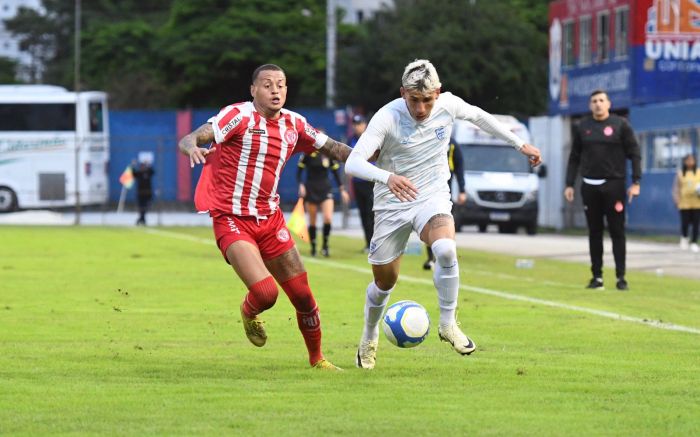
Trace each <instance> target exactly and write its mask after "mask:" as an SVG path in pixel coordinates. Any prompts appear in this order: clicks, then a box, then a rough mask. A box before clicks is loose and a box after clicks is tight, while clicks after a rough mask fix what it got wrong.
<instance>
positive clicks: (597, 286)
mask: <svg viewBox="0 0 700 437" xmlns="http://www.w3.org/2000/svg"><path fill="white" fill-rule="evenodd" d="M618 284H619V283H618ZM586 288H588V289H589V290H605V287H604V286H603V278H591V282H589V283H588V285H586Z"/></svg>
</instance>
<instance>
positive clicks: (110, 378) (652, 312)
mask: <svg viewBox="0 0 700 437" xmlns="http://www.w3.org/2000/svg"><path fill="white" fill-rule="evenodd" d="M535 243H536V240H535V239H533V244H535ZM361 245H362V244H361V242H360V241H359V240H352V239H343V238H340V237H338V238H334V240H333V246H332V250H333V253H332V258H331V260H330V261H326V260H324V259H318V260H316V259H308V258H305V261H306V266H307V269H308V271H309V275H310V281H311V285H312V288H313V290H314V292H315V294H316V298H317V301H318V303H319V305H320V308H321V315H322V323H323V334H324V350H325V353H326V356H327V357H328V358H329V359H330V360H331V361H333V362H334V363H335V364H337V365H339V366H341V367H344V368H345V369H346V371H345V372H342V373H331V372H320V371H316V370H312V369H310V368H309V367H308V363H307V360H306V353H305V349H304V346H303V341H302V338H301V335H300V334H299V332H298V330H297V328H296V319H295V317H294V312H293V309H292V306H291V305H290V304H289V302H288V300H287V299H286V297H285V296H284V294H283V293H281V294H280V299H279V300H278V302H277V305H276V306H275V307H274V308H272V309H271V310H270V311H268V312H266V313H265V320H266V321H267V328H268V335H269V340H268V343H267V345H266V346H265V347H264V348H261V349H258V348H255V347H254V346H252V345H251V344H250V343H248V340H247V339H246V338H245V335H244V334H243V329H242V326H241V323H240V320H239V316H238V305H239V303H240V300H241V298H242V296H243V294H244V288H243V287H242V285H241V283H240V282H239V281H238V280H237V279H236V277H235V275H234V273H233V270H232V269H231V268H230V267H229V266H228V265H226V264H225V263H224V261H223V259H222V258H221V255H220V254H219V252H218V250H217V249H216V247H215V245H214V243H213V239H212V234H211V230H210V229H208V228H207V229H201V228H170V229H156V230H149V229H146V230H144V229H133V228H79V229H76V228H50V227H32V228H26V227H0V435H54V434H76V435H90V434H110V435H138V436H141V435H191V434H205V435H253V434H256V435H380V434H383V435H389V434H392V435H398V434H401V435H436V436H443V435H635V436H643V435H649V436H668V435H679V436H687V435H697V434H699V433H700V282H698V281H691V280H685V279H676V278H671V277H668V276H665V277H656V276H651V275H647V274H642V273H635V272H631V273H630V274H629V275H628V279H629V281H630V284H631V287H632V291H631V292H629V293H620V292H617V291H604V292H590V291H586V290H584V289H583V288H582V286H583V284H585V283H586V281H587V280H588V267H587V266H585V265H582V264H571V263H561V262H555V261H549V260H544V259H538V260H536V264H535V267H534V268H533V269H531V270H516V269H515V265H514V257H509V256H500V255H493V254H485V253H476V252H470V251H460V265H461V270H462V284H463V286H464V287H465V289H464V290H463V291H462V293H461V295H460V314H459V316H460V319H461V320H462V323H463V327H465V328H466V331H467V332H468V333H469V334H470V336H472V337H473V338H474V340H475V342H476V343H477V345H478V350H477V352H476V353H474V354H473V355H472V356H470V357H462V356H459V355H458V354H456V353H455V352H453V351H452V350H451V349H450V347H449V346H448V345H447V344H445V343H441V342H440V341H439V340H438V338H437V333H436V330H433V331H432V332H431V333H430V335H429V337H428V339H427V340H426V341H425V342H424V343H423V344H422V345H420V346H419V347H417V348H415V349H406V350H402V349H399V348H396V347H394V346H392V345H391V344H390V343H389V342H388V341H387V340H386V339H384V338H382V339H381V341H380V346H379V355H378V360H377V367H376V368H375V370H374V371H372V372H367V371H361V370H358V369H355V368H354V354H355V349H356V347H357V340H358V339H359V336H360V332H361V324H362V308H363V304H364V289H365V287H366V285H367V283H368V282H369V280H370V278H371V277H370V269H369V266H368V264H367V262H366V258H365V256H364V255H362V254H360V253H359V249H360V247H361ZM302 253H303V254H304V253H307V249H306V247H302ZM422 261H423V259H422V256H421V257H418V256H406V257H405V258H404V261H403V266H402V277H401V279H400V280H399V284H398V285H397V288H396V290H395V292H394V294H393V295H392V297H391V301H392V302H393V301H397V300H401V299H413V300H417V301H419V302H420V303H422V304H423V305H425V306H426V308H427V309H428V310H429V312H430V313H431V317H432V318H433V319H434V320H435V319H436V318H437V315H438V311H437V299H436V295H435V291H434V289H433V287H432V285H431V275H430V273H429V272H424V271H423V270H421V268H420V266H421V264H422ZM607 276H608V277H612V276H613V275H612V274H611V273H610V272H608V274H607ZM492 292H502V293H506V294H503V295H492V294H484V293H492ZM517 297H526V298H534V299H540V300H541V301H537V300H530V301H527V300H525V301H523V300H513V299H515V298H517ZM543 301H546V302H553V303H555V304H562V305H568V306H572V307H575V308H568V307H563V306H560V307H556V306H548V305H545V304H543V303H542V302H543ZM588 309H590V310H600V311H607V312H609V313H618V314H621V315H623V316H628V317H631V318H634V320H637V321H634V320H633V321H624V320H620V319H615V318H614V316H612V317H613V318H610V317H603V316H601V315H597V314H594V313H591V312H585V311H587V310H588ZM606 314H607V313H606ZM644 319H648V320H660V321H663V322H667V323H674V324H678V325H682V326H686V327H690V328H692V329H694V330H695V332H681V331H673V330H666V329H659V328H656V327H653V326H649V325H647V324H644V323H643V322H642V321H643V320H644Z"/></svg>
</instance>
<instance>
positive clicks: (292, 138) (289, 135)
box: [284, 130, 299, 144]
mask: <svg viewBox="0 0 700 437" xmlns="http://www.w3.org/2000/svg"><path fill="white" fill-rule="evenodd" d="M298 137H299V135H298V134H297V131H295V130H288V131H286V132H285V133H284V140H285V141H286V142H287V144H295V143H296V142H297V138H298Z"/></svg>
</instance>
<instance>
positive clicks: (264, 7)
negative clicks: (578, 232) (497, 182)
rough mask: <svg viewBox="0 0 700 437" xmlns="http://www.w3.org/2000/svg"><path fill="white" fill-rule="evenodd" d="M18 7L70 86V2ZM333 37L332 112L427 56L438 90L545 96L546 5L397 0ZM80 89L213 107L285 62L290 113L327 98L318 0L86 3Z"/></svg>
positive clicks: (117, 101) (56, 74)
mask: <svg viewBox="0 0 700 437" xmlns="http://www.w3.org/2000/svg"><path fill="white" fill-rule="evenodd" d="M43 4H44V9H45V13H39V12H36V11H33V10H29V9H21V10H20V13H19V14H18V15H17V16H16V17H15V18H14V19H12V20H7V21H6V26H7V28H8V29H9V30H10V31H11V32H13V33H14V34H16V35H18V36H19V37H20V38H21V47H22V48H23V49H24V50H27V51H30V52H31V53H33V54H35V56H38V57H39V58H41V59H42V60H43V61H44V64H45V66H46V69H45V73H44V77H43V82H45V83H52V84H58V85H63V86H66V87H68V88H72V86H73V60H74V47H73V38H74V34H73V32H74V0H44V2H43ZM395 4H396V8H394V9H384V10H382V11H381V12H379V13H377V14H376V16H375V17H373V18H372V19H371V20H368V21H366V22H365V23H363V24H362V25H359V26H350V25H341V26H340V27H339V35H338V59H337V66H338V72H337V76H336V77H337V83H336V89H337V90H338V96H337V99H336V100H337V101H336V103H337V104H338V105H345V104H351V105H360V106H364V107H365V108H366V109H367V110H376V109H378V108H379V107H380V106H381V105H383V104H384V103H386V102H388V101H389V100H391V99H392V98H394V97H397V96H398V88H399V86H400V77H401V73H402V71H403V67H404V66H405V65H406V64H407V63H408V62H410V61H411V60H413V59H415V58H428V59H430V60H432V61H433V62H434V63H435V65H436V67H437V68H438V72H439V73H440V75H441V80H442V82H443V85H444V87H443V88H444V89H445V90H449V91H453V92H454V93H455V94H457V95H460V96H462V97H464V98H465V99H467V100H468V101H469V102H471V103H474V104H477V105H479V106H482V107H483V108H484V109H487V110H490V111H498V112H511V113H522V114H526V113H535V112H539V111H541V110H542V109H543V108H544V103H545V92H546V56H547V47H546V41H547V40H546V38H547V33H546V25H547V24H546V21H547V17H546V12H547V2H546V1H544V0H511V1H508V2H505V1H503V0H495V1H485V0H476V1H466V0H439V1H435V0H395ZM82 5H83V14H82V26H81V29H82V30H81V87H82V88H83V89H103V90H107V91H108V92H110V98H111V102H112V106H113V107H120V108H129V107H133V108H144V107H152V108H158V107H168V106H170V107H173V106H180V107H182V106H193V107H205V106H206V107H215V106H220V105H222V104H225V103H228V102H231V101H240V100H247V99H249V98H250V94H249V84H250V77H251V74H252V72H253V70H254V69H255V68H256V67H257V66H258V65H260V64H263V63H276V64H279V65H280V66H281V67H283V68H284V69H285V71H286V73H287V79H288V82H289V85H290V87H289V95H288V105H289V106H312V105H316V106H320V105H322V104H323V102H324V99H325V68H326V59H325V55H326V13H325V8H326V1H325V0H267V1H264V2H263V1H249V0H91V1H84V0H83V2H82Z"/></svg>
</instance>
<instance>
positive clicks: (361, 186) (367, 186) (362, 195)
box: [352, 178, 374, 247]
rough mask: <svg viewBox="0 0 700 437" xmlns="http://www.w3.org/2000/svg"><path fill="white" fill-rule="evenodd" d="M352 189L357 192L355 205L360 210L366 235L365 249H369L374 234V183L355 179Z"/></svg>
mask: <svg viewBox="0 0 700 437" xmlns="http://www.w3.org/2000/svg"><path fill="white" fill-rule="evenodd" d="M352 188H353V191H354V192H355V203H357V209H359V210H360V221H361V222H362V230H363V231H364V234H365V247H369V242H370V241H371V240H372V235H373V234H374V211H372V207H373V206H374V182H368V181H365V180H363V179H358V178H353V179H352Z"/></svg>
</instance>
